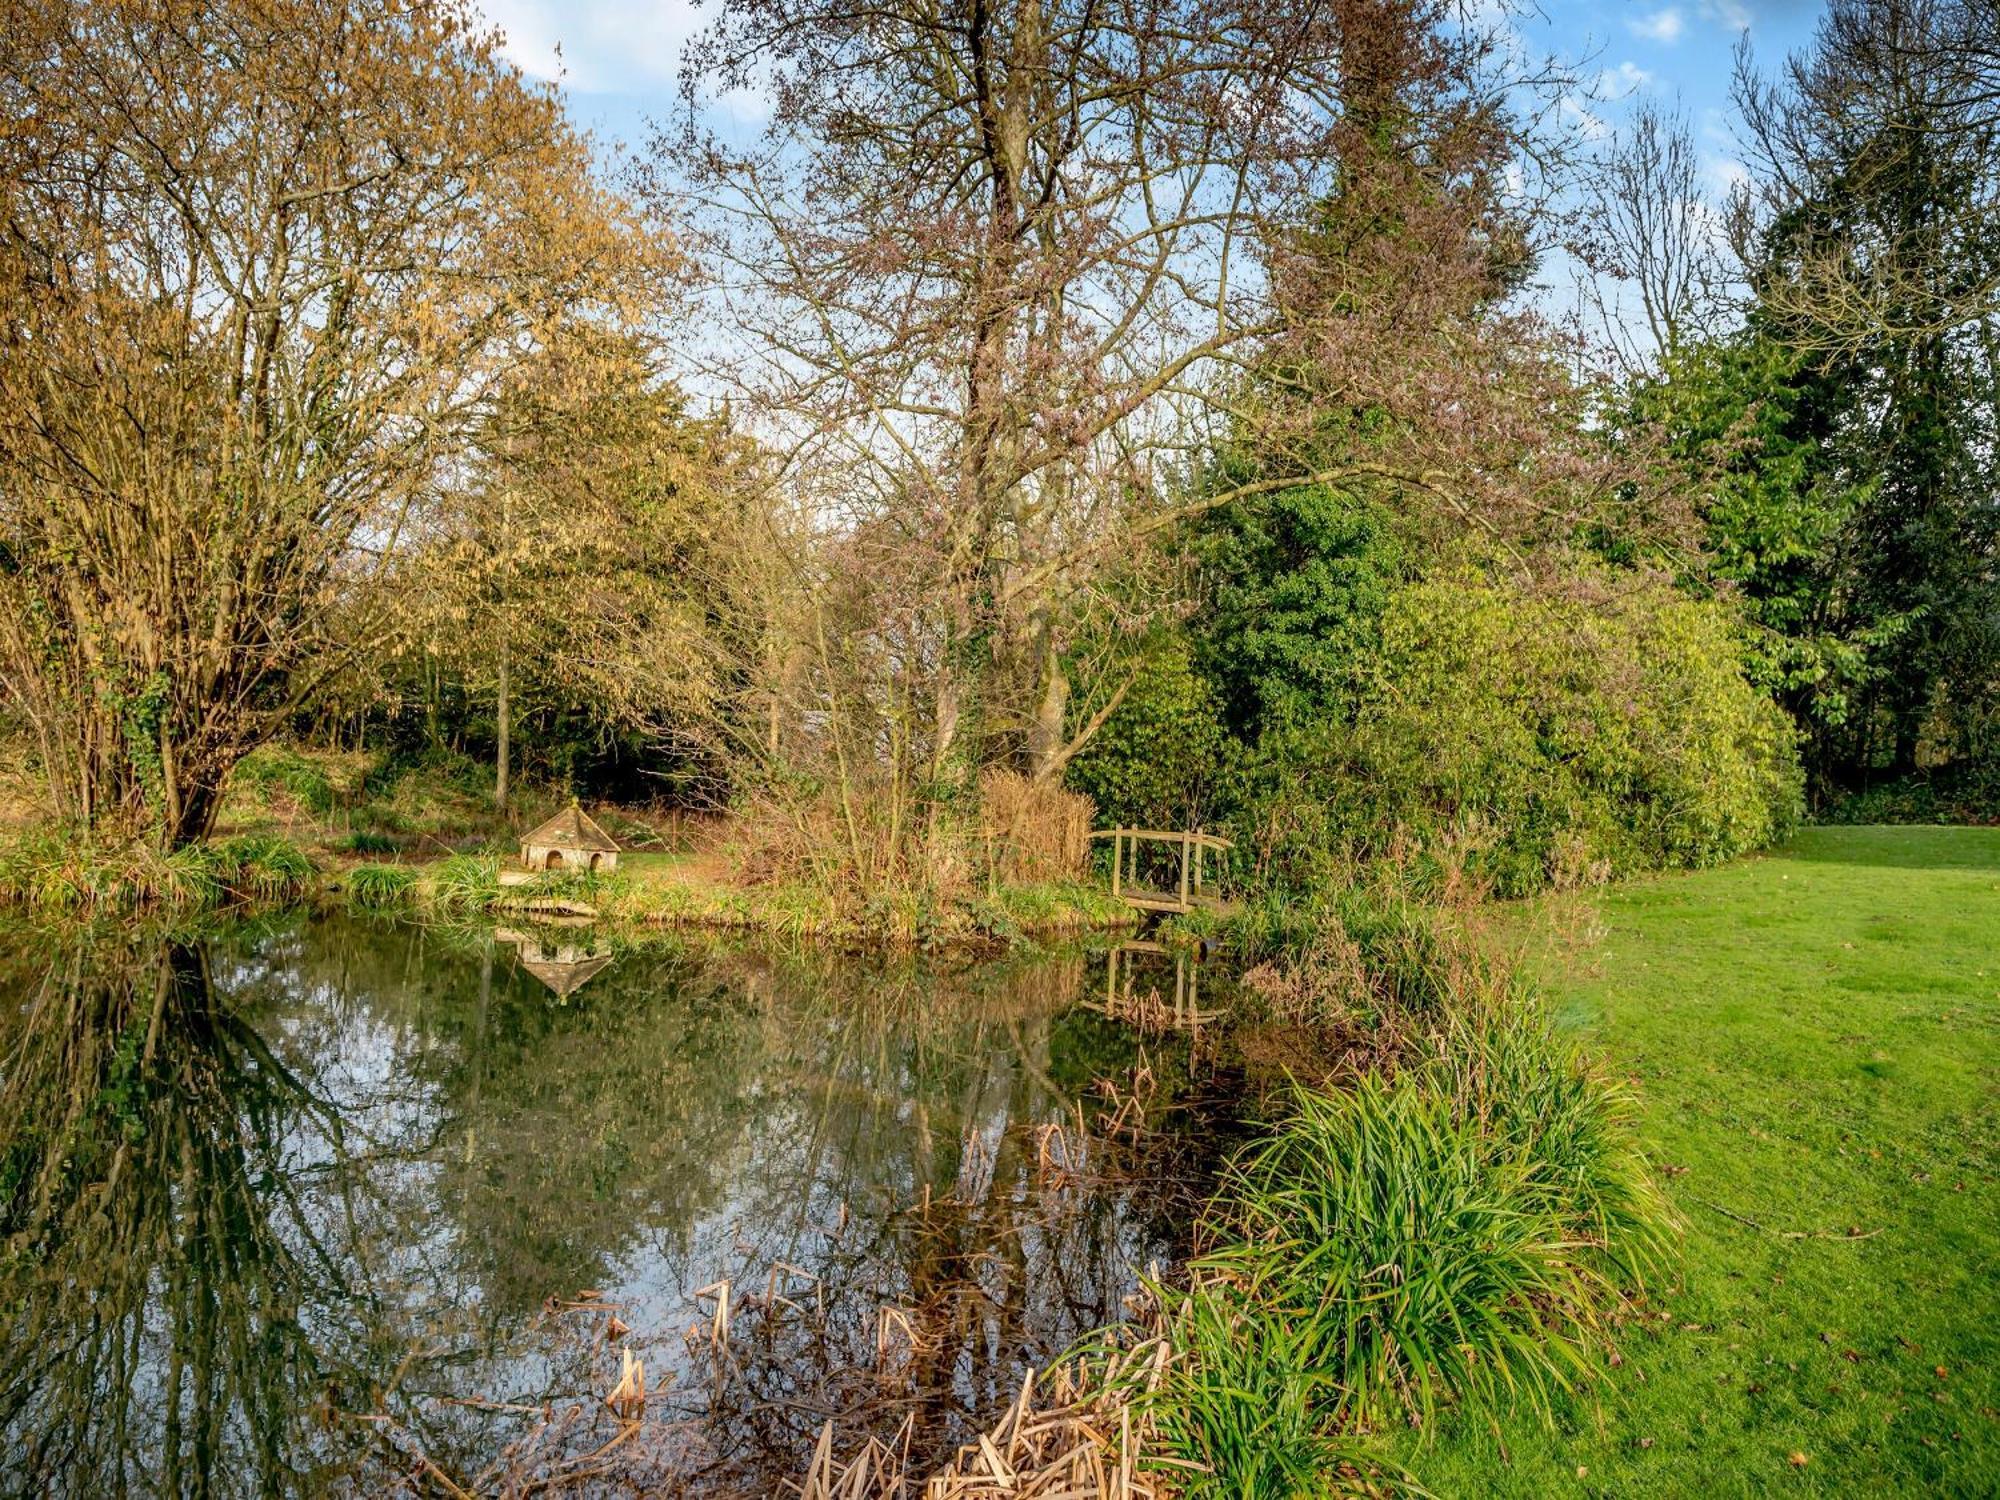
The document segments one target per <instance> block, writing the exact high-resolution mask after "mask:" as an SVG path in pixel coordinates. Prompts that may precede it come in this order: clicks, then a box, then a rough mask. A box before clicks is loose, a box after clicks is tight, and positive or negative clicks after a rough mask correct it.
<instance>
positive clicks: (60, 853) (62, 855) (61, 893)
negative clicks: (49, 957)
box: [0, 831, 317, 911]
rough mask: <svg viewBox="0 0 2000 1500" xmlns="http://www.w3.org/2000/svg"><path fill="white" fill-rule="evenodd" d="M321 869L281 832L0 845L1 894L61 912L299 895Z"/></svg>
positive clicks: (49, 834)
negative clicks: (202, 840)
mask: <svg viewBox="0 0 2000 1500" xmlns="http://www.w3.org/2000/svg"><path fill="white" fill-rule="evenodd" d="M316 873H317V872H316V870H315V868H314V866H313V863H312V860H311V859H310V858H309V857H308V856H307V855H306V854H305V852H304V851H303V850H301V849H300V848H299V847H298V846H297V845H296V844H293V843H292V842H291V841H290V840H288V839H284V838H281V837H279V836H277V835H275V834H250V835H244V836H242V837H238V838H231V839H222V840H220V841H218V842H215V843H207V844H186V845H183V846H182V847H180V848H178V849H160V848H158V847H157V846H155V845H153V844H151V843H149V842H147V841H145V840H134V841H132V842H129V843H124V844H117V845H109V846H105V845H97V844H93V843H91V842H89V841H86V840H81V839H74V838H68V837H65V836H63V835H62V834H60V833H58V832H53V831H44V832H39V833H33V834H29V835H27V836H25V837H23V838H21V839H19V840H17V841H16V842H14V843H12V844H10V845H8V846H7V847H6V848H5V849H4V850H0V900H7V901H11V902H16V903H19V904H22V905H27V906H36V907H43V908H47V909H51V910H59V911H72V910H84V909H105V910H112V911H130V910H136V909H138V908H141V907H171V908H189V907H201V906H213V905H216V904H217V903H220V902H224V901H232V900H255V901H262V902H278V901H294V900H298V899H299V898H301V897H303V896H304V895H305V894H306V893H307V892H308V891H309V890H310V889H311V888H312V883H313V880H314V878H315V875H316Z"/></svg>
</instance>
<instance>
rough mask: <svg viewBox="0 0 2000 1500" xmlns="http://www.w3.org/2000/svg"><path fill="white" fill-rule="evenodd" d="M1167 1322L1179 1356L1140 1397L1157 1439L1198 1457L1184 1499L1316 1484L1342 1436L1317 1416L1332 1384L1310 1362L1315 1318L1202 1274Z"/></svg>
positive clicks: (1266, 1494)
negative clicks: (1283, 1312)
mask: <svg viewBox="0 0 2000 1500" xmlns="http://www.w3.org/2000/svg"><path fill="white" fill-rule="evenodd" d="M1171 1331H1172V1335H1173V1341H1174V1345H1175V1348H1176V1349H1177V1351H1178V1352H1179V1353H1180V1356H1181V1357H1180V1358H1179V1359H1178V1360H1177V1361H1176V1362H1175V1363H1174V1364H1173V1365H1172V1366H1171V1367H1170V1368H1169V1370H1168V1373H1167V1377H1166V1379H1165V1380H1164V1381H1163V1382H1162V1384H1161V1386H1160V1388H1159V1389H1158V1390H1157V1391H1156V1392H1155V1393H1153V1395H1152V1396H1151V1397H1150V1398H1149V1399H1148V1403H1147V1405H1148V1410H1149V1412H1150V1414H1151V1416H1152V1418H1153V1420H1154V1422H1155V1423H1156V1424H1157V1426H1158V1428H1159V1433H1160V1439H1161V1442H1162V1444H1163V1445H1164V1446H1165V1447H1166V1448H1167V1449H1168V1450H1169V1451H1171V1452H1172V1453H1173V1454H1174V1455H1175V1456H1176V1457H1177V1458H1180V1459H1182V1460H1185V1461H1187V1462H1189V1463H1193V1464H1198V1465H1199V1466H1200V1467H1199V1468H1198V1469H1196V1470H1193V1471H1191V1472H1190V1473H1189V1475H1188V1477H1187V1480H1186V1490H1185V1493H1186V1494H1187V1495H1188V1496H1189V1497H1190V1500H1211V1497H1212V1500H1293V1497H1295V1496H1299V1495H1308V1494H1315V1493H1318V1492H1319V1491H1320V1489H1321V1486H1322V1485H1323V1483H1324V1480H1325V1476H1326V1475H1328V1474H1330V1473H1331V1472H1333V1470H1334V1467H1335V1465H1336V1464H1338V1463H1339V1462H1341V1461H1342V1460H1343V1459H1344V1458H1346V1457H1347V1452H1348V1447H1349V1445H1348V1444H1345V1443H1343V1441H1342V1440H1341V1439H1340V1438H1339V1437H1337V1436H1336V1435H1335V1434H1334V1433H1332V1432H1331V1431H1329V1430H1328V1424H1327V1422H1326V1420H1325V1418H1324V1416H1323V1408H1324V1407H1325V1406H1328V1405H1333V1404H1336V1403H1337V1402H1338V1400H1339V1392H1338V1390H1337V1389H1335V1388H1334V1378H1333V1376H1332V1374H1331V1372H1329V1371H1326V1370H1323V1369H1321V1368H1319V1367H1318V1366H1317V1365H1316V1364H1315V1361H1316V1360H1317V1359H1318V1358H1319V1356H1320V1354H1321V1352H1322V1351H1321V1349H1320V1347H1319V1343H1320V1340H1319V1338H1318V1333H1319V1330H1318V1329H1317V1327H1316V1326H1315V1325H1314V1324H1313V1323H1312V1322H1310V1321H1301V1322H1298V1323H1292V1322H1288V1321H1287V1320H1286V1319H1284V1318H1283V1317H1281V1316H1276V1315H1273V1314H1272V1313H1271V1312H1269V1311H1267V1310H1266V1309H1265V1308H1263V1307H1262V1306H1261V1305H1260V1304H1258V1303H1255V1302H1252V1301H1248V1300H1246V1299H1245V1298H1243V1297H1241V1296H1238V1295H1234V1289H1232V1288H1229V1287H1227V1286H1225V1285H1221V1284H1213V1283H1206V1284H1202V1285H1198V1286H1196V1287H1194V1288H1193V1289H1192V1290H1191V1291H1189V1292H1188V1293H1187V1295H1186V1297H1185V1298H1184V1300H1182V1302H1181V1303H1180V1305H1179V1307H1178V1308H1177V1309H1176V1311H1175V1315H1174V1318H1173V1322H1172V1330H1171Z"/></svg>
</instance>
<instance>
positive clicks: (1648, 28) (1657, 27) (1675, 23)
mask: <svg viewBox="0 0 2000 1500" xmlns="http://www.w3.org/2000/svg"><path fill="white" fill-rule="evenodd" d="M1685 25H1686V22H1685V21H1684V20H1683V19H1682V17H1681V13H1680V8H1679V7H1678V6H1673V5H1669V6H1668V7H1667V8H1666V9H1665V10H1656V11H1654V12H1653V13H1652V14H1651V15H1645V16H1639V17H1637V18H1635V19H1633V20H1629V21H1627V22H1626V23H1625V27H1626V29H1627V30H1628V31H1630V32H1631V33H1632V35H1634V36H1642V37H1645V38H1646V39H1647V40H1649V41H1655V42H1666V43H1669V44H1671V43H1674V42H1677V41H1679V40H1680V39H1681V31H1682V29H1683V27H1684V26H1685Z"/></svg>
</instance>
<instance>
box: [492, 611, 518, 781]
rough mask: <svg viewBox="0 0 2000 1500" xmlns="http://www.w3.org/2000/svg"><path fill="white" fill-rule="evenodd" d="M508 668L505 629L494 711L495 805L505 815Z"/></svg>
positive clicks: (509, 716)
mask: <svg viewBox="0 0 2000 1500" xmlns="http://www.w3.org/2000/svg"><path fill="white" fill-rule="evenodd" d="M508 667H509V662H508V653H507V632H506V630H505V629H502V630H501V632H500V692H499V700H498V703H497V705H496V707H495V709H494V717H495V719H496V721H497V725H498V727H497V730H496V734H495V738H496V739H497V740H498V742H499V743H498V745H497V747H496V750H495V753H494V757H493V759H494V767H493V805H494V806H495V807H497V808H498V809H499V810H500V811H501V812H503V813H504V812H505V811H507V769H508V767H507V757H508V752H509V751H510V749H511V748H512V746H511V739H512V736H511V734H510V721H511V719H512V718H513V711H512V706H511V705H510V704H509V702H508V690H509V688H510V687H511V686H512V684H511V683H510V682H509V680H508V676H509V673H508Z"/></svg>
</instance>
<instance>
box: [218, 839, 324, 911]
mask: <svg viewBox="0 0 2000 1500" xmlns="http://www.w3.org/2000/svg"><path fill="white" fill-rule="evenodd" d="M197 847H202V848H204V852H205V853H206V855H207V858H208V864H209V868H210V870H211V872H212V873H213V877H214V879H215V880H216V881H217V882H218V883H219V884H221V885H222V886H223V887H224V888H226V889H227V890H228V891H229V892H230V893H231V894H233V895H237V896H243V897H249V898H252V899H255V900H259V901H295V900H297V899H299V898H300V897H302V896H304V895H305V894H306V893H307V892H308V891H310V890H311V889H312V884H313V880H314V878H315V876H316V875H317V874H318V871H317V870H316V869H315V867H314V865H313V862H312V859H311V857H310V856H309V855H308V854H307V853H306V852H305V851H304V850H303V849H301V848H299V846H298V845H297V844H294V843H293V842H292V841H291V840H290V839H286V838H281V837H280V836H278V835H277V834H274V833H246V834H240V835H238V836H237V837H235V838H228V839H223V840H221V841H220V842H218V843H215V844H210V845H206V846H197Z"/></svg>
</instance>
